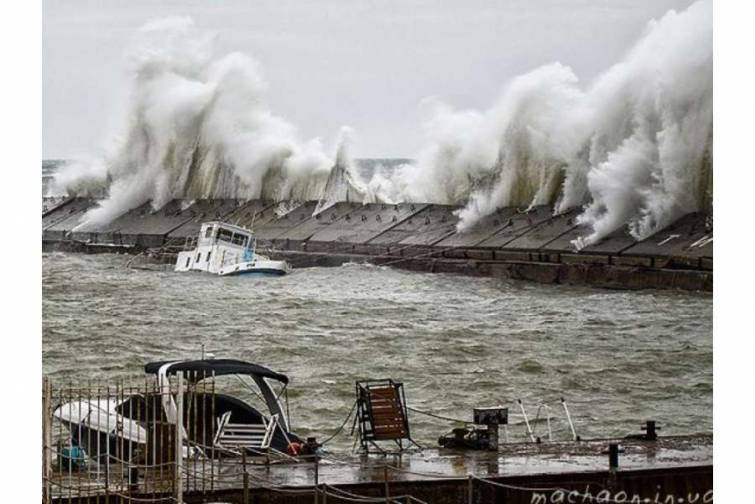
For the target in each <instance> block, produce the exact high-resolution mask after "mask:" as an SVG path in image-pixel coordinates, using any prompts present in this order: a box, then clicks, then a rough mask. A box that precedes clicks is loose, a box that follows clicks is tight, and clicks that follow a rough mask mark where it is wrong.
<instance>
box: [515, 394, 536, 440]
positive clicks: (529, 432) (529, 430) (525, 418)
mask: <svg viewBox="0 0 755 504" xmlns="http://www.w3.org/2000/svg"><path fill="white" fill-rule="evenodd" d="M516 402H518V403H519V408H520V409H521V410H522V416H523V417H524V424H525V425H526V426H527V434H529V436H530V440H531V441H532V442H533V443H534V442H535V436H534V434H532V427H530V421H529V419H528V418H527V412H526V411H524V404H522V400H521V399H517V400H516Z"/></svg>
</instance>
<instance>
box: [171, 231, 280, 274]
mask: <svg viewBox="0 0 755 504" xmlns="http://www.w3.org/2000/svg"><path fill="white" fill-rule="evenodd" d="M256 244H257V240H256V238H255V237H254V233H253V232H252V231H250V230H248V229H245V228H243V227H240V226H234V225H233V224H227V223H225V222H218V221H212V222H205V223H204V224H202V227H201V228H200V230H199V236H198V237H197V240H196V246H195V247H194V248H191V249H190V250H185V251H182V252H179V253H178V258H177V259H176V267H175V271H204V272H207V273H213V274H216V275H220V276H232V275H249V274H263V275H285V274H286V273H290V272H291V266H290V265H289V264H288V263H287V262H286V261H273V260H271V259H270V258H269V257H266V256H263V255H261V254H258V253H257V251H256Z"/></svg>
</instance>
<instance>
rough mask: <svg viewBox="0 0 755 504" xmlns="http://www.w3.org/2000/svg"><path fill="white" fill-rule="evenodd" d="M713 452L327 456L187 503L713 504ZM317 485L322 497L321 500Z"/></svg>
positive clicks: (605, 443)
mask: <svg viewBox="0 0 755 504" xmlns="http://www.w3.org/2000/svg"><path fill="white" fill-rule="evenodd" d="M611 443H618V444H619V445H620V451H619V457H618V467H610V466H609V456H608V447H609V445H610V444H611ZM712 443H713V438H712V436H711V435H705V434H702V435H692V436H673V437H665V438H664V437H661V438H658V440H657V441H636V440H628V439H602V440H598V439H596V440H588V441H581V442H553V443H543V444H535V443H511V444H504V445H501V446H500V447H499V449H498V450H495V451H469V450H467V451H462V450H446V449H436V448H426V449H424V450H423V451H422V452H419V451H416V450H415V451H410V452H404V453H402V454H388V455H385V456H382V455H369V456H368V455H357V454H348V453H343V454H327V453H326V454H324V456H323V458H321V459H320V460H318V461H317V462H315V461H314V460H312V461H302V462H298V463H285V464H276V465H246V466H245V467H244V466H241V465H240V464H238V461H236V463H235V464H234V463H233V462H232V461H231V462H229V463H228V464H226V466H225V470H224V472H223V477H222V478H220V477H218V478H217V482H216V483H215V484H214V485H212V486H211V485H209V484H208V485H205V487H204V488H203V489H195V490H191V491H186V492H184V493H183V498H184V501H185V502H187V503H195V502H196V503H200V502H224V503H225V502H227V503H237V504H250V503H252V502H255V503H283V502H285V503H299V502H301V503H307V504H309V503H311V502H321V503H322V502H369V501H372V502H383V501H388V502H407V500H405V499H403V498H402V499H397V498H398V497H399V496H411V499H414V500H411V499H410V500H411V501H412V502H426V503H433V504H459V503H463V504H467V503H469V504H493V503H497V502H506V503H519V504H533V503H541V504H546V503H548V504H549V503H559V502H563V503H565V502H593V503H594V502H674V503H675V504H692V503H697V504H699V503H703V502H713V444H712ZM315 466H317V467H315ZM244 472H246V473H247V476H246V477H244ZM187 481H188V480H187ZM315 485H316V487H317V489H318V490H320V492H322V493H321V494H320V495H318V496H317V497H315ZM199 487H200V488H201V485H199ZM113 497H116V498H113ZM119 497H120V496H113V495H110V496H106V495H101V494H98V495H97V496H96V497H95V496H90V497H74V498H69V497H63V498H60V499H55V500H54V501H53V502H59V503H61V504H62V503H68V502H76V503H85V502H87V503H89V502H92V503H93V502H120V501H119V500H117V499H118V498H119ZM131 497H134V501H138V499H143V500H144V501H145V502H150V501H157V500H161V499H164V500H170V498H171V494H170V493H165V494H154V493H152V494H144V495H139V494H136V495H131ZM344 497H345V499H344ZM386 497H388V499H386ZM394 498H396V499H397V500H395V501H394V500H392V499H394Z"/></svg>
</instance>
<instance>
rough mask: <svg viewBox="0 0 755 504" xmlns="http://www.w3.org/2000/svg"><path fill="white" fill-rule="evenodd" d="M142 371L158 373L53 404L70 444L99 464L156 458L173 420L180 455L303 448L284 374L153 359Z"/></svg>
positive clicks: (228, 362) (226, 363)
mask: <svg viewBox="0 0 755 504" xmlns="http://www.w3.org/2000/svg"><path fill="white" fill-rule="evenodd" d="M144 370H145V372H146V373H147V374H150V375H155V376H156V382H155V384H154V386H149V387H147V386H141V387H138V388H135V389H123V390H120V391H118V392H116V395H115V396H113V394H112V393H110V394H105V395H103V396H100V397H91V398H88V399H81V400H78V401H72V402H68V403H65V404H60V405H59V406H58V407H57V408H55V409H54V411H53V417H54V418H55V419H57V420H58V421H60V422H61V423H62V425H63V426H65V428H66V429H67V430H68V431H70V434H71V446H73V447H76V448H78V449H80V450H83V451H84V452H85V453H86V455H87V457H88V458H91V459H93V460H98V461H101V462H105V461H106V460H121V461H122V460H127V461H128V460H137V459H139V458H140V457H142V458H143V457H145V456H147V457H148V458H150V459H154V458H155V457H159V456H160V453H163V452H164V450H165V448H164V445H165V444H168V445H169V444H170V442H171V441H170V439H171V434H170V426H172V428H173V432H175V429H176V425H181V428H182V430H183V432H184V435H183V439H184V442H183V446H182V453H183V457H185V458H201V457H210V456H211V454H212V455H217V454H222V453H225V454H227V455H228V456H233V455H238V454H240V453H242V452H244V451H246V452H247V453H250V454H259V453H264V452H269V451H271V450H272V451H277V452H281V453H287V452H288V453H290V452H291V449H292V446H294V447H295V448H296V450H299V449H300V447H302V446H304V443H303V441H302V440H301V438H299V437H298V436H297V435H296V434H294V433H292V432H290V427H289V418H288V401H287V394H286V387H287V385H288V377H287V376H286V375H283V374H281V373H277V372H275V371H273V370H271V369H268V368H266V367H264V366H260V365H258V364H253V363H250V362H245V361H241V360H236V359H214V358H213V359H199V360H174V361H159V362H151V363H149V364H147V365H146V366H145V367H144ZM178 375H183V378H184V381H183V383H184V384H185V388H184V392H183V394H182V396H183V400H182V402H181V406H180V408H179V406H177V404H178V394H177V388H176V377H177V376H178ZM221 376H233V377H235V378H236V379H237V380H238V381H239V382H241V383H242V384H243V386H244V387H246V388H247V389H248V390H249V391H250V392H251V393H252V394H253V396H256V397H257V398H258V399H259V401H257V403H259V405H260V406H261V405H264V406H265V407H266V408H267V410H268V412H267V414H263V413H262V412H261V411H260V410H259V409H257V408H256V407H254V406H252V405H251V404H250V403H249V402H247V401H245V400H244V399H242V398H239V397H235V396H232V395H229V394H227V393H222V392H220V391H218V390H217V388H216V386H217V383H216V379H217V378H219V377H221ZM171 378H172V380H171ZM203 381H204V382H205V383H204V384H202V382H203ZM276 384H277V385H276ZM125 390H129V391H130V392H131V393H124V391H125ZM102 392H103V393H104V392H105V391H104V390H103V391H102ZM281 400H284V401H285V402H284V403H283V404H282V403H281ZM179 417H182V420H181V421H180V422H179V421H178V419H179ZM174 444H175V443H174ZM69 449H70V447H69ZM169 449H174V448H169ZM153 461H154V460H153Z"/></svg>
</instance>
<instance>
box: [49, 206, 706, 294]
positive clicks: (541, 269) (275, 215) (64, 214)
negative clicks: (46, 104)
mask: <svg viewBox="0 0 755 504" xmlns="http://www.w3.org/2000/svg"><path fill="white" fill-rule="evenodd" d="M96 204H97V201H96V200H95V199H89V198H70V199H56V200H49V201H48V200H45V201H43V212H42V241H43V247H45V248H48V249H49V248H61V249H68V250H80V251H87V252H102V251H120V252H133V253H139V252H144V251H149V250H160V251H162V252H163V253H164V255H165V256H167V257H168V258H170V255H171V253H173V252H175V251H177V250H180V249H181V248H182V247H183V245H184V244H185V243H186V241H187V240H188V239H190V238H193V237H195V236H196V235H197V233H198V231H199V228H200V226H201V224H202V223H203V222H206V221H211V220H222V221H226V222H231V223H234V224H238V225H241V226H245V227H249V228H252V229H254V231H255V233H256V234H257V237H258V239H259V244H260V246H262V247H265V248H268V249H270V250H271V251H272V254H271V255H273V256H277V257H285V258H287V259H288V260H290V261H291V262H292V263H293V264H294V266H298V267H304V266H312V265H339V264H342V263H344V262H349V261H354V262H372V263H375V264H383V265H390V266H394V267H399V268H405V269H411V270H417V271H431V272H449V273H462V274H468V275H485V276H501V277H508V278H515V279H524V280H531V281H537V282H543V283H564V284H584V285H593V286H597V287H608V288H625V289H637V288H676V289H685V290H703V291H711V290H712V288H713V225H712V218H711V217H710V216H709V215H706V214H704V213H692V214H688V215H685V216H683V217H682V218H681V219H679V220H677V221H676V222H674V223H673V224H671V225H670V226H668V227H666V228H665V229H663V230H661V231H659V232H657V233H655V234H654V235H652V236H650V237H648V238H646V239H645V240H642V241H639V242H638V241H636V240H634V239H633V238H632V237H631V236H629V234H628V233H626V232H625V231H624V230H620V231H617V232H614V233H613V234H611V235H609V236H607V237H606V238H604V239H603V240H601V241H600V242H599V243H595V244H592V245H589V246H587V247H584V248H582V249H580V250H577V248H576V247H575V246H574V244H573V242H574V240H577V239H578V238H579V237H580V236H584V235H585V234H587V232H588V230H587V229H586V228H585V227H584V226H583V225H581V224H579V223H578V222H577V219H576V216H577V215H578V213H579V212H578V210H577V209H575V210H572V211H567V212H565V213H562V214H559V215H554V212H553V209H552V208H551V207H549V206H545V205H543V206H535V207H532V208H529V209H523V208H513V207H508V208H501V209H498V210H497V211H496V212H494V213H493V214H491V215H489V216H487V217H485V218H483V219H482V220H480V221H479V222H478V223H477V224H476V225H475V226H473V227H472V228H471V229H467V230H465V232H458V231H457V229H456V225H457V223H458V217H457V215H456V210H458V209H459V207H457V206H452V205H435V204H424V203H400V204H395V205H391V204H380V203H375V204H361V203H350V202H339V203H335V204H334V205H332V206H330V207H328V208H326V209H325V210H322V211H320V212H319V213H317V214H314V211H315V208H316V207H317V205H318V202H317V201H307V202H287V201H284V202H273V201H263V200H250V201H245V200H235V199H214V200H211V199H205V200H194V201H184V200H173V201H171V202H169V203H168V204H166V205H164V206H163V207H162V208H160V209H159V210H154V209H152V207H151V205H150V203H145V204H144V205H141V206H139V207H137V208H134V209H131V210H129V211H127V212H125V213H123V214H122V215H120V216H118V217H116V218H114V219H113V220H112V221H110V222H109V223H108V224H104V225H97V226H91V225H87V223H86V222H85V218H84V217H85V215H86V212H87V210H89V209H91V208H92V207H93V206H94V205H96Z"/></svg>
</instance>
